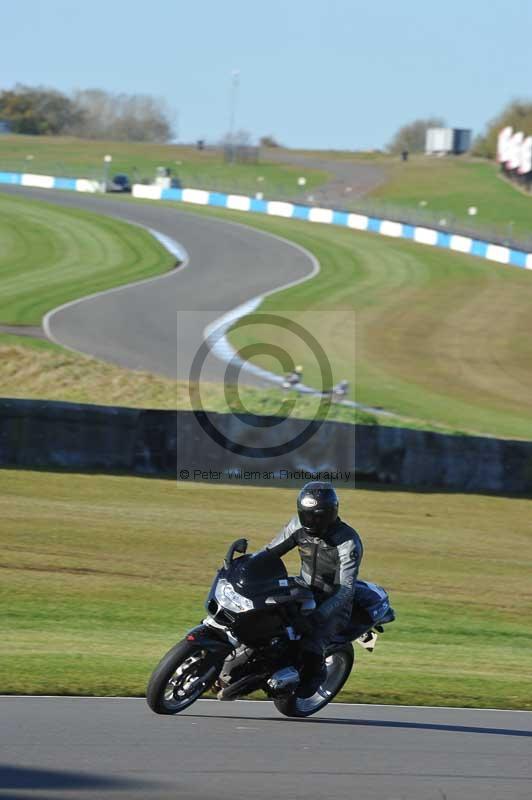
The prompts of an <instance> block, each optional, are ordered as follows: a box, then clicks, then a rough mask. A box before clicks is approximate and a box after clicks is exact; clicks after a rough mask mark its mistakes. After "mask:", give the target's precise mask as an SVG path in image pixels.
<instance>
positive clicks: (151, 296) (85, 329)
mask: <svg viewBox="0 0 532 800" xmlns="http://www.w3.org/2000/svg"><path fill="white" fill-rule="evenodd" d="M1 191H2V192H5V193H9V194H14V195H18V196H21V195H23V196H26V197H28V198H31V199H40V200H46V201H47V202H50V203H54V204H56V205H66V206H70V207H76V208H82V209H86V210H89V211H94V212H96V213H98V214H103V215H110V216H113V217H117V218H120V219H125V220H128V221H131V222H135V223H138V224H141V225H144V226H146V227H149V228H153V229H155V230H157V231H159V232H160V233H163V234H165V235H166V236H169V237H171V238H172V239H174V240H176V241H177V242H179V243H180V244H181V245H182V246H183V247H184V248H185V250H186V251H187V253H188V256H189V262H188V264H187V265H186V266H182V267H180V268H178V269H176V270H174V271H173V272H170V273H167V274H166V275H163V276H161V277H160V278H156V279H153V280H150V281H146V282H144V283H140V284H136V285H134V284H133V285H130V286H125V287H121V288H120V289H113V290H111V291H110V292H105V293H103V294H101V295H97V296H95V297H93V298H88V299H85V300H83V301H82V302H76V303H74V304H70V305H67V306H66V307H63V308H61V309H60V310H58V311H57V312H56V313H54V314H53V315H52V316H51V317H50V318H49V329H50V332H51V335H52V337H53V339H54V340H55V341H57V342H58V343H60V344H63V345H65V346H67V347H70V348H71V349H73V350H77V351H79V352H82V353H86V354H88V355H93V356H96V357H97V358H102V359H104V360H106V361H110V362H112V363H115V364H119V365H120V366H124V367H128V368H130V369H141V370H147V371H149V372H153V373H156V374H161V375H166V376H168V377H171V378H176V377H178V378H180V379H187V378H188V377H189V375H190V366H191V364H192V361H193V358H194V356H195V354H196V352H197V350H198V348H199V347H200V345H201V343H202V341H203V331H204V329H205V327H206V326H207V325H208V324H209V323H211V322H213V321H214V320H215V319H217V318H218V317H220V315H221V314H222V313H224V312H227V311H229V310H230V309H233V308H235V307H237V306H239V305H241V304H242V303H244V302H246V301H247V300H250V299H251V298H253V297H256V296H257V295H262V294H264V293H265V292H268V291H271V290H274V289H277V288H279V287H282V286H284V285H286V284H287V283H290V282H292V281H298V280H303V279H305V278H307V277H309V276H310V275H312V274H313V271H314V269H315V262H314V260H313V259H312V257H311V256H310V254H308V253H306V252H305V251H304V250H302V249H301V248H299V247H298V246H297V245H294V244H292V243H290V242H288V241H286V240H284V239H280V238H277V237H275V236H272V235H270V234H267V233H262V232H261V231H257V230H254V229H252V228H249V227H247V226H245V225H238V224H235V223H228V222H226V221H220V220H217V219H213V218H206V217H200V216H195V215H193V214H190V213H187V212H181V211H179V209H177V208H173V207H169V206H162V205H161V206H156V205H147V204H143V203H141V202H136V203H130V202H124V201H120V200H115V199H111V198H108V197H105V198H103V197H97V196H94V195H84V194H80V193H76V192H63V191H59V190H46V189H33V188H32V189H29V188H24V187H7V186H2V188H1ZM178 310H179V311H181V312H184V313H182V314H181V316H180V324H179V347H178V344H177V338H178V324H177V312H178ZM0 322H1V320H0ZM178 354H179V358H178ZM224 373H225V365H224V364H223V363H222V362H221V361H219V360H217V359H216V358H214V356H210V357H209V358H208V359H207V360H206V361H205V365H204V368H203V371H202V378H203V380H211V381H221V380H223V376H224ZM242 382H243V383H250V384H253V385H257V384H258V385H265V382H264V380H262V379H260V378H258V377H256V376H254V375H253V374H252V373H243V374H242Z"/></svg>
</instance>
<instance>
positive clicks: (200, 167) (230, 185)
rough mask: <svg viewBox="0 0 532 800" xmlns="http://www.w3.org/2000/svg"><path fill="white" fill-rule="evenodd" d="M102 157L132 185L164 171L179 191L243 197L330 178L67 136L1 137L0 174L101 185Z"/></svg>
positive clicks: (206, 153) (165, 147)
mask: <svg viewBox="0 0 532 800" xmlns="http://www.w3.org/2000/svg"><path fill="white" fill-rule="evenodd" d="M107 154H109V155H111V156H112V158H113V161H112V164H111V170H110V175H116V174H117V173H126V174H127V175H129V177H130V180H132V181H133V180H135V181H139V180H142V179H149V180H153V179H154V178H155V171H156V169H157V167H169V168H170V169H171V170H172V174H173V175H175V176H177V177H178V178H179V179H180V180H181V182H182V184H183V186H188V187H194V186H197V187H199V188H202V189H212V190H217V191H229V192H242V193H244V194H250V193H251V194H255V192H263V193H264V194H266V195H268V196H272V197H275V196H279V195H282V196H286V195H294V194H297V193H298V191H300V187H299V186H298V182H297V181H298V178H299V177H300V176H302V175H303V176H304V177H305V179H306V185H305V188H306V189H309V190H312V189H313V188H315V187H317V186H319V185H320V184H322V183H325V181H326V180H327V179H328V178H329V175H328V173H327V172H324V171H323V170H316V169H307V168H306V167H305V168H304V169H303V168H302V167H298V166H292V165H290V164H282V165H281V164H274V163H270V162H267V161H260V162H259V163H249V164H242V163H237V164H232V163H226V162H225V161H224V159H223V153H222V152H221V151H220V150H213V149H208V150H201V151H200V150H196V149H195V148H193V147H183V146H182V145H171V144H155V143H153V142H150V143H142V142H106V141H92V140H88V139H76V138H75V137H70V136H21V135H10V136H2V139H1V140H0V171H4V170H5V171H10V172H36V173H39V174H44V175H56V176H65V177H73V178H92V179H94V180H103V176H104V161H103V157H104V155H107ZM28 156H31V158H28Z"/></svg>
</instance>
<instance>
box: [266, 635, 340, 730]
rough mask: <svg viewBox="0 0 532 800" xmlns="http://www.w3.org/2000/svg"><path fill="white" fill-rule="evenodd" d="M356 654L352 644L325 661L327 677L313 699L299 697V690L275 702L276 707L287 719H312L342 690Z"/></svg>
mask: <svg viewBox="0 0 532 800" xmlns="http://www.w3.org/2000/svg"><path fill="white" fill-rule="evenodd" d="M354 660H355V653H354V650H353V645H352V644H350V643H349V644H346V645H345V646H344V647H342V648H341V649H340V650H335V651H334V652H333V653H330V654H329V655H328V656H327V657H326V659H325V668H326V671H327V674H326V677H325V679H324V681H323V683H322V684H321V686H320V687H319V688H318V690H317V691H316V692H315V693H314V694H313V695H312V696H311V697H298V695H297V689H296V691H295V693H294V694H291V695H290V696H289V697H280V698H278V699H277V700H274V703H275V707H276V708H277V710H278V711H280V712H281V714H284V715H285V717H310V716H311V715H312V714H315V713H316V712H317V711H321V709H322V708H325V706H326V705H327V703H330V702H331V700H332V699H333V698H334V697H336V695H337V694H338V692H339V691H340V690H341V689H342V687H343V685H344V683H345V682H346V680H347V679H348V677H349V674H350V672H351V670H352V668H353V662H354Z"/></svg>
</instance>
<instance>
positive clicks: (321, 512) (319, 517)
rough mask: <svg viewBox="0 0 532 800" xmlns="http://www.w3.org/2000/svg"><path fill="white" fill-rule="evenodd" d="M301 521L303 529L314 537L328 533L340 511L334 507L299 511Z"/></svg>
mask: <svg viewBox="0 0 532 800" xmlns="http://www.w3.org/2000/svg"><path fill="white" fill-rule="evenodd" d="M298 516H299V521H300V523H301V525H302V527H303V528H305V530H306V531H308V532H309V533H312V534H313V535H314V536H321V535H322V534H324V533H326V532H327V530H328V529H329V528H330V527H331V525H332V524H333V522H335V520H336V518H337V517H338V509H337V508H335V507H334V506H329V507H328V508H301V509H300V510H299V511H298Z"/></svg>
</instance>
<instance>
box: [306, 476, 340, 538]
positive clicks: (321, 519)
mask: <svg viewBox="0 0 532 800" xmlns="http://www.w3.org/2000/svg"><path fill="white" fill-rule="evenodd" d="M297 515H298V517H299V521H300V523H301V525H302V527H303V528H304V529H305V530H306V531H307V532H308V533H310V534H311V535H312V536H323V534H324V533H326V532H327V530H328V529H329V528H330V527H331V525H332V524H333V523H334V522H336V519H337V517H338V497H337V496H336V492H335V491H334V489H333V486H332V483H326V482H325V481H311V482H310V483H307V484H305V486H303V488H302V489H301V491H300V492H299V496H298V498H297Z"/></svg>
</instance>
